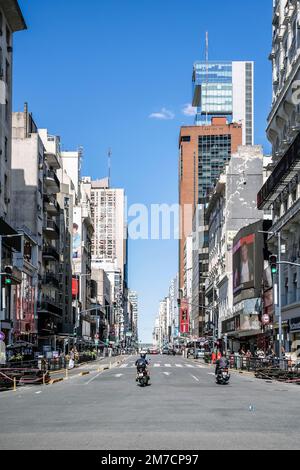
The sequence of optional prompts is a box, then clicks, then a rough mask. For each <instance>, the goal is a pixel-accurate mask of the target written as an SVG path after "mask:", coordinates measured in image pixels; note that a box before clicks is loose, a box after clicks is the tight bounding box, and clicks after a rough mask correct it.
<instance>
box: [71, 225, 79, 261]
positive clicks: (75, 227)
mask: <svg viewBox="0 0 300 470" xmlns="http://www.w3.org/2000/svg"><path fill="white" fill-rule="evenodd" d="M80 258H81V233H80V228H79V224H77V223H76V222H74V224H73V259H80Z"/></svg>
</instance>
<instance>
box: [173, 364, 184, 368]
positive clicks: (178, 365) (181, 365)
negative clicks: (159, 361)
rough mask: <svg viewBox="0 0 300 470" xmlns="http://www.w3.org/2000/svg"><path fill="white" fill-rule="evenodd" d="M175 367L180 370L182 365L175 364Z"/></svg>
mask: <svg viewBox="0 0 300 470" xmlns="http://www.w3.org/2000/svg"><path fill="white" fill-rule="evenodd" d="M175 366H176V367H179V368H182V367H183V365H182V364H175Z"/></svg>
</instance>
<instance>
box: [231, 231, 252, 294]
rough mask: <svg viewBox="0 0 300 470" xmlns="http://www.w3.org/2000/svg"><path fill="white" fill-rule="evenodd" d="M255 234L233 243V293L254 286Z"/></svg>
mask: <svg viewBox="0 0 300 470" xmlns="http://www.w3.org/2000/svg"><path fill="white" fill-rule="evenodd" d="M254 253H255V234H254V233H252V234H251V235H248V236H245V237H242V238H240V239H239V240H238V241H235V244H234V246H233V292H234V294H237V293H239V292H240V291H241V290H244V289H251V288H254V286H255V256H254Z"/></svg>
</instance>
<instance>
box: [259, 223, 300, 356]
mask: <svg viewBox="0 0 300 470" xmlns="http://www.w3.org/2000/svg"><path fill="white" fill-rule="evenodd" d="M259 233H263V234H267V235H274V236H277V239H278V250H277V251H278V254H277V261H278V262H277V264H278V287H277V292H278V324H279V359H280V360H282V343H283V337H282V336H283V335H282V333H283V329H282V297H281V294H282V282H281V276H282V266H283V265H292V266H299V267H300V265H299V264H297V263H290V262H289V261H281V249H282V246H281V241H282V237H281V231H280V230H279V231H278V232H272V231H271V232H266V231H262V230H260V231H259Z"/></svg>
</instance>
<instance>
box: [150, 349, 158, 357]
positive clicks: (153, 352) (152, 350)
mask: <svg viewBox="0 0 300 470" xmlns="http://www.w3.org/2000/svg"><path fill="white" fill-rule="evenodd" d="M149 354H150V355H151V356H157V355H158V354H159V351H158V350H157V349H150V352H149Z"/></svg>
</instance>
